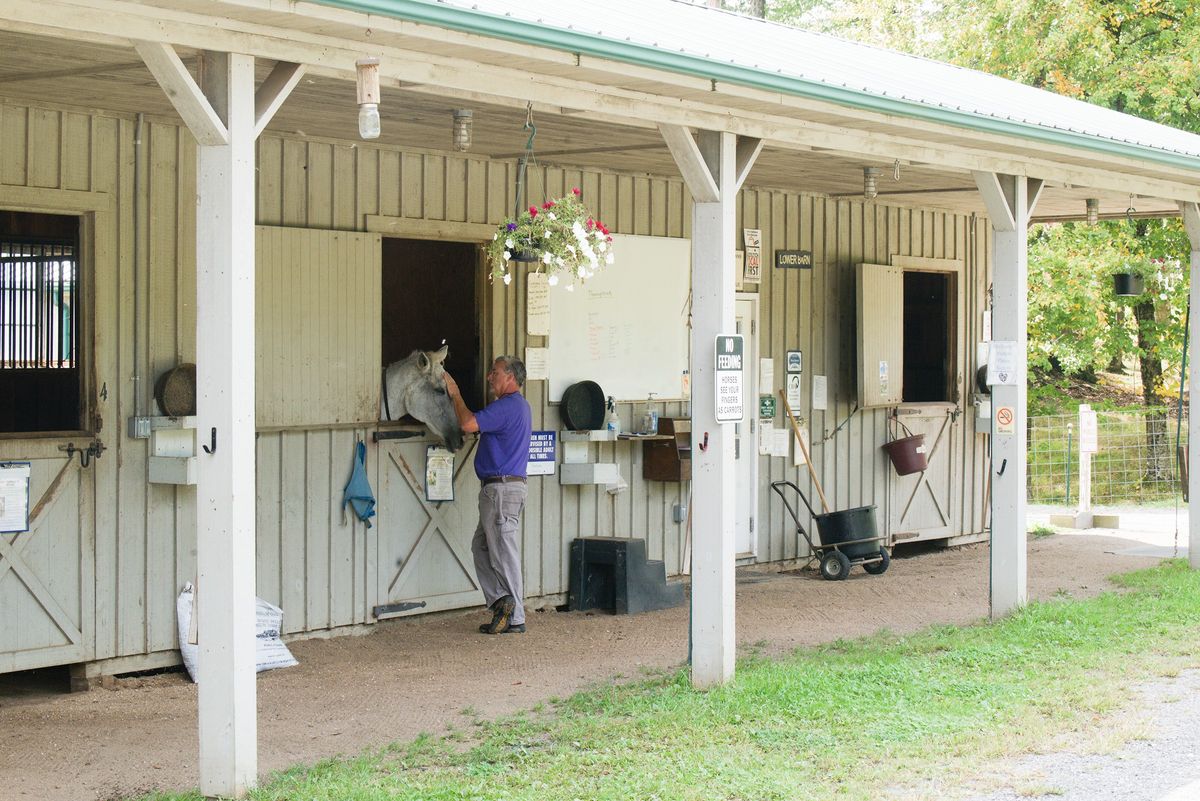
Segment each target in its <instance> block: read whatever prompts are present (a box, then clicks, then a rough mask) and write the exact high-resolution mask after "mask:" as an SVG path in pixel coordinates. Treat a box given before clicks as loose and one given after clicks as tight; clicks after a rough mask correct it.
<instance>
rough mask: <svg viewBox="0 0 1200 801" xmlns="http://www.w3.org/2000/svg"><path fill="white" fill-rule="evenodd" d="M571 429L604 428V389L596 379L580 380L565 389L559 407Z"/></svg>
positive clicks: (563, 419) (566, 424)
mask: <svg viewBox="0 0 1200 801" xmlns="http://www.w3.org/2000/svg"><path fill="white" fill-rule="evenodd" d="M558 411H559V414H561V415H562V421H563V425H565V426H566V427H567V429H568V430H570V431H590V430H592V429H598V428H604V390H603V389H601V388H600V385H599V384H597V383H596V382H595V381H580V382H579V383H577V384H572V385H571V386H569V387H567V388H566V389H565V390H564V391H563V396H562V405H561V406H560V407H559V409H558Z"/></svg>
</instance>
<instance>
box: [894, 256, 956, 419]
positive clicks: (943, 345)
mask: <svg viewBox="0 0 1200 801" xmlns="http://www.w3.org/2000/svg"><path fill="white" fill-rule="evenodd" d="M952 280H953V276H952V275H950V274H947V273H924V272H914V271H906V272H905V273H904V402H905V403H922V402H943V401H951V400H954V398H953V397H952V393H953V386H954V384H953V381H954V370H953V362H954V352H953V349H952V348H953V345H952V343H953V342H954V331H953V328H952V325H953V323H952V321H953V319H954V316H953V309H952V306H951V298H952V297H953V294H952V292H951V289H952V283H951V282H952Z"/></svg>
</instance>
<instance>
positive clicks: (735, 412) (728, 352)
mask: <svg viewBox="0 0 1200 801" xmlns="http://www.w3.org/2000/svg"><path fill="white" fill-rule="evenodd" d="M743 347H744V342H743V340H742V336H741V335H740V334H718V335H717V348H716V364H715V365H714V367H715V370H716V372H715V375H716V379H717V385H716V388H715V389H716V403H715V404H713V405H714V406H715V408H716V417H717V422H718V423H740V422H741V421H742V420H743V419H744V418H745V417H746V404H745V400H744V398H745V387H744V386H743V384H744V381H743V376H744V375H745V373H744V372H743V370H744V369H745V367H744V364H743V362H744V359H743V356H742V354H743V352H744V351H743Z"/></svg>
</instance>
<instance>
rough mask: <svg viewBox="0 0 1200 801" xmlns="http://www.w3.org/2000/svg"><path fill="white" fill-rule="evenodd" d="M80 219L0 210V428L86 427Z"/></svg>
mask: <svg viewBox="0 0 1200 801" xmlns="http://www.w3.org/2000/svg"><path fill="white" fill-rule="evenodd" d="M82 297H83V294H82V290H81V286H80V276H79V218H78V217H69V216H64V215H58V214H29V213H25V212H16V211H0V386H2V387H3V390H2V391H0V431H3V432H36V431H74V430H79V429H81V428H82V425H81V424H80V419H81V416H82V415H81V404H80V369H79V338H80V331H81V328H80V326H81V311H82V308H81V307H82V303H81V300H82Z"/></svg>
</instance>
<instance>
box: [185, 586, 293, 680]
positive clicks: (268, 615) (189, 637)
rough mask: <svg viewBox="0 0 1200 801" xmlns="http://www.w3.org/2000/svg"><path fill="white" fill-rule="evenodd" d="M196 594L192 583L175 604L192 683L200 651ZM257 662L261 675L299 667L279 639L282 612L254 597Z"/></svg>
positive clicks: (186, 664) (255, 659)
mask: <svg viewBox="0 0 1200 801" xmlns="http://www.w3.org/2000/svg"><path fill="white" fill-rule="evenodd" d="M194 599H195V593H194V592H193V589H192V583H191V582H190V581H189V582H188V583H187V584H185V585H184V586H183V592H181V593H179V598H178V599H177V600H176V601H175V616H176V619H177V620H176V622H177V623H178V626H179V653H180V655H182V656H183V665H184V667H186V668H187V672H188V675H189V676H191V677H192V681H195V680H196V665H197V662H198V660H199V655H200V648H199V646H197V645H196V632H195V629H194V628H193V627H192V604H193V601H194ZM254 602H255V626H254V662H255V666H256V669H257V670H258V672H259V673H262V672H263V671H264V670H271V669H273V668H283V667H292V666H293V665H298V664H300V663H299V662H297V661H296V658H295V657H294V656H292V652H291V651H289V650H288V647H287V646H286V645H284V644H283V640H281V639H279V633H280V631H282V630H283V610H282V609H280V608H279V607H278V606H275V605H274V604H269V603H267V602H266V601H264V600H263V599H262V598H255V599H254Z"/></svg>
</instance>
